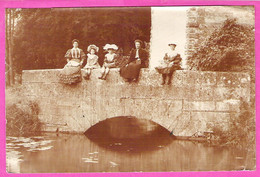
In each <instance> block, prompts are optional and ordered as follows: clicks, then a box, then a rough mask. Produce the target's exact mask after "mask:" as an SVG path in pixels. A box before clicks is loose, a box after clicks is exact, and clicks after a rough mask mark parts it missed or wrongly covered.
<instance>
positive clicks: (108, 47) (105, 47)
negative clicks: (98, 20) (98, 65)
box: [103, 44, 118, 50]
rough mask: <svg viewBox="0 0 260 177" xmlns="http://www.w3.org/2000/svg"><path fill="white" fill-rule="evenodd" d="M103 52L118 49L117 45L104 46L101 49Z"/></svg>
mask: <svg viewBox="0 0 260 177" xmlns="http://www.w3.org/2000/svg"><path fill="white" fill-rule="evenodd" d="M103 49H104V50H109V49H113V50H117V49H118V47H117V45H115V44H106V45H105V46H104V47H103Z"/></svg>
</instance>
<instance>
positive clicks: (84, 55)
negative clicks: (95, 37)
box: [80, 49, 86, 65]
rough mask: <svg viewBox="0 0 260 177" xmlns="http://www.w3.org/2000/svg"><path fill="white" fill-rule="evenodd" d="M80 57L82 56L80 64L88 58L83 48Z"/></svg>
mask: <svg viewBox="0 0 260 177" xmlns="http://www.w3.org/2000/svg"><path fill="white" fill-rule="evenodd" d="M80 58H81V61H80V65H82V64H83V62H84V60H85V59H86V54H85V53H84V52H83V50H82V49H80Z"/></svg>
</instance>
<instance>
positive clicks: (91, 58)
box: [59, 39, 181, 85]
mask: <svg viewBox="0 0 260 177" xmlns="http://www.w3.org/2000/svg"><path fill="white" fill-rule="evenodd" d="M134 43H135V49H132V50H131V52H130V57H129V61H128V62H127V64H126V65H124V66H123V67H121V68H120V76H121V77H123V78H124V80H125V81H126V82H137V81H138V78H139V73H140V70H141V68H145V67H146V63H147V61H148V53H147V51H146V50H145V49H142V47H141V46H142V41H141V40H138V39H137V40H135V41H134ZM72 45H73V48H71V49H69V50H68V51H67V52H66V54H65V58H66V59H67V64H66V65H65V66H64V68H63V69H62V71H61V72H60V74H59V76H60V81H61V82H62V83H64V84H74V83H77V82H80V81H81V80H82V79H81V78H82V77H83V78H84V79H86V80H88V79H90V75H91V71H92V70H93V69H99V68H101V73H100V76H99V77H98V78H99V79H101V80H106V78H107V75H108V73H109V70H110V68H115V67H116V63H115V61H116V59H117V58H118V55H117V54H116V51H117V50H118V46H117V45H115V44H106V45H105V46H104V47H103V49H104V50H105V51H106V52H107V54H105V58H104V63H103V65H102V66H100V64H99V62H98V59H99V58H98V55H97V52H98V51H99V47H97V46H96V45H94V44H92V45H89V46H88V48H87V52H88V54H87V55H86V54H85V53H84V52H83V50H82V49H80V48H79V47H78V46H79V41H78V40H77V39H74V40H73V41H72ZM169 46H170V48H171V50H170V51H169V52H167V53H166V54H165V56H164V58H163V60H162V62H161V64H160V65H159V66H158V67H156V70H157V71H158V72H159V73H160V74H162V83H161V84H162V85H163V84H166V80H167V78H168V82H167V84H170V83H171V78H172V75H173V72H174V71H175V70H178V69H181V65H180V64H181V57H180V55H179V54H178V53H177V52H176V51H175V47H176V44H172V43H171V44H169ZM85 59H87V63H86V65H85V66H83V63H84V60H85ZM82 67H83V71H84V72H83V73H82V75H81V68H82Z"/></svg>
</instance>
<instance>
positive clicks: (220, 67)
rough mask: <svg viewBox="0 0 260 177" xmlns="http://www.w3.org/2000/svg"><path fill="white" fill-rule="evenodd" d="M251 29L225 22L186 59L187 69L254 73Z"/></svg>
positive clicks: (232, 22) (252, 33)
mask: <svg viewBox="0 0 260 177" xmlns="http://www.w3.org/2000/svg"><path fill="white" fill-rule="evenodd" d="M254 58H255V54H254V27H253V26H249V25H241V24H238V23H237V22H236V20H235V19H228V20H226V21H225V22H224V24H223V26H222V27H221V28H219V29H216V31H215V32H213V33H212V35H211V36H209V37H208V38H207V39H206V40H205V42H204V43H203V44H202V45H201V46H200V47H199V48H198V50H197V51H196V52H195V53H194V54H193V55H192V56H191V57H189V58H188V62H187V63H188V65H189V67H190V69H195V70H202V71H205V70H207V71H249V72H251V73H254Z"/></svg>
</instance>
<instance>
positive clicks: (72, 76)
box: [59, 65, 82, 84]
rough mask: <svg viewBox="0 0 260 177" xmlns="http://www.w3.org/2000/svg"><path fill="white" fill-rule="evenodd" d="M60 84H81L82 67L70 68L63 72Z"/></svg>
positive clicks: (64, 69) (66, 67) (60, 75)
mask: <svg viewBox="0 0 260 177" xmlns="http://www.w3.org/2000/svg"><path fill="white" fill-rule="evenodd" d="M59 78H60V82H61V83H64V84H75V83H78V82H81V80H82V79H81V68H80V66H68V65H65V67H64V68H63V69H62V70H61V72H60V74H59Z"/></svg>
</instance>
